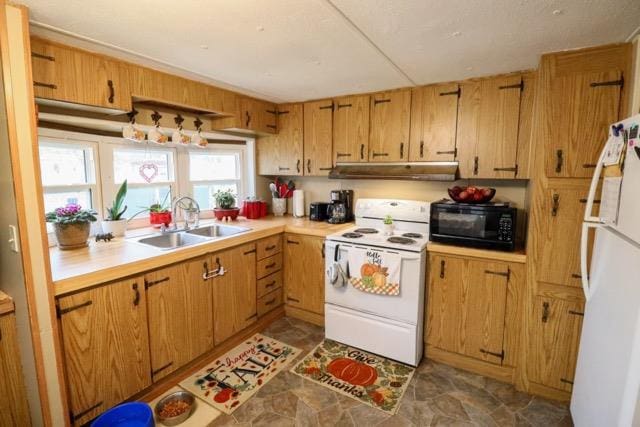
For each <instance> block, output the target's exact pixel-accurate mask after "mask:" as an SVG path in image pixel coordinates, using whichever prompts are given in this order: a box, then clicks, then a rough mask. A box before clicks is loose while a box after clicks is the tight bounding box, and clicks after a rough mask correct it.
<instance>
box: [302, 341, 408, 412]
mask: <svg viewBox="0 0 640 427" xmlns="http://www.w3.org/2000/svg"><path fill="white" fill-rule="evenodd" d="M414 371H415V369H414V368H412V367H411V366H407V365H404V364H402V363H399V362H394V361H392V360H389V359H385V358H384V357H381V356H377V355H375V354H371V353H367V352H364V351H362V350H359V349H357V348H353V347H349V346H347V345H344V344H340V343H338V342H335V341H331V340H328V339H326V340H324V341H323V342H322V343H320V345H318V346H317V347H316V348H315V349H313V350H312V351H311V352H310V353H309V354H308V355H307V356H306V357H305V358H304V359H302V360H301V361H300V362H298V363H297V364H296V366H294V367H293V368H292V369H291V372H293V373H294V374H297V375H300V376H301V377H303V378H306V379H308V380H311V381H313V382H316V383H318V384H321V385H323V386H325V387H327V388H329V389H331V390H334V391H336V392H338V393H341V394H344V395H345V396H349V397H352V398H353V399H356V400H358V401H360V402H362V403H365V404H367V405H369V406H372V407H374V408H377V409H380V410H382V411H384V412H387V413H389V414H395V413H396V410H397V409H398V406H399V403H400V399H402V396H403V395H404V392H405V390H406V389H407V386H408V385H409V381H411V377H412V376H413V373H414Z"/></svg>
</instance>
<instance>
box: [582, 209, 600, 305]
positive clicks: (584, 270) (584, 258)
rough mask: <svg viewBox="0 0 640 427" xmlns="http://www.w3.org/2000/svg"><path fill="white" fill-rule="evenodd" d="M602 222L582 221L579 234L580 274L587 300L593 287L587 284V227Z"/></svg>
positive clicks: (596, 226) (597, 226)
mask: <svg viewBox="0 0 640 427" xmlns="http://www.w3.org/2000/svg"><path fill="white" fill-rule="evenodd" d="M600 227H602V224H598V223H593V222H583V223H582V235H581V236H580V275H581V276H582V278H581V279H582V292H584V299H585V300H586V302H589V299H590V298H591V295H593V292H594V291H595V289H592V288H591V285H590V284H589V266H588V257H587V256H588V252H589V229H590V228H600Z"/></svg>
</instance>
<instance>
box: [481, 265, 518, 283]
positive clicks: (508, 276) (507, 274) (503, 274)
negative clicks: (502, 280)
mask: <svg viewBox="0 0 640 427" xmlns="http://www.w3.org/2000/svg"><path fill="white" fill-rule="evenodd" d="M484 273H485V274H494V275H496V276H502V277H506V278H507V282H508V281H509V279H510V278H511V269H509V268H507V271H506V272H503V271H492V270H485V271H484Z"/></svg>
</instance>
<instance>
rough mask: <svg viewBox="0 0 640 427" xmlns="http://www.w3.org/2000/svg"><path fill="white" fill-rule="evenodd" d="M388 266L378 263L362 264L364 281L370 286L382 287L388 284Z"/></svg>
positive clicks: (361, 271)
mask: <svg viewBox="0 0 640 427" xmlns="http://www.w3.org/2000/svg"><path fill="white" fill-rule="evenodd" d="M387 270H388V269H387V267H382V266H380V265H377V264H371V263H367V264H362V267H360V277H361V278H362V283H363V284H364V285H365V286H368V287H377V288H381V287H383V286H384V285H386V284H387V276H388V275H389V273H387Z"/></svg>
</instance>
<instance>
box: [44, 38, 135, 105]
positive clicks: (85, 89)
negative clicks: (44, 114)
mask: <svg viewBox="0 0 640 427" xmlns="http://www.w3.org/2000/svg"><path fill="white" fill-rule="evenodd" d="M31 59H32V70H33V84H34V95H35V97H36V98H42V99H48V100H54V101H62V102H68V103H73V104H81V105H86V106H95V107H104V108H109V109H114V110H119V111H129V110H131V96H130V93H129V82H128V70H127V67H126V66H125V64H124V63H122V62H119V61H116V60H112V59H110V58H108V57H106V56H103V55H98V54H94V53H90V52H86V51H84V50H80V49H76V48H72V47H67V46H63V45H60V44H57V43H53V42H49V41H47V40H43V39H40V38H37V37H32V38H31Z"/></svg>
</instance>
